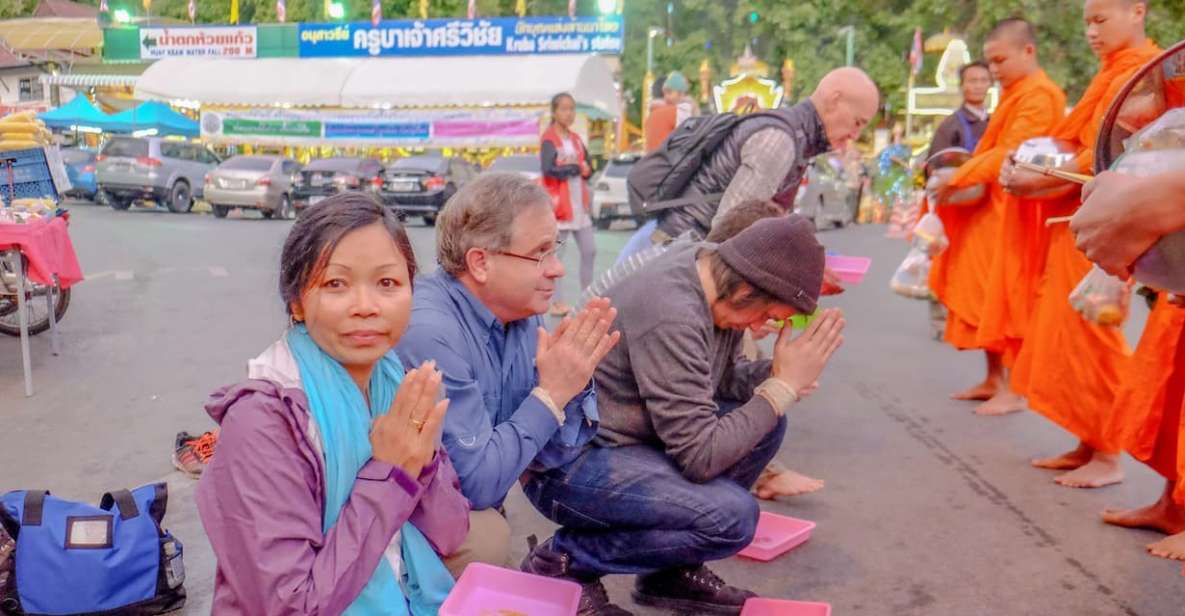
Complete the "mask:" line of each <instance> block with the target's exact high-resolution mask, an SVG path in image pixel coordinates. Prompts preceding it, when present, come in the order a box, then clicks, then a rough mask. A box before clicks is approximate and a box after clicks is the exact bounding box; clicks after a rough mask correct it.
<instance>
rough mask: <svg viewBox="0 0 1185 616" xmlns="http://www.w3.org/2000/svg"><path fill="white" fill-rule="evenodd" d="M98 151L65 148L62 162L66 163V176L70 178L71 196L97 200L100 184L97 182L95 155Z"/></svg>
mask: <svg viewBox="0 0 1185 616" xmlns="http://www.w3.org/2000/svg"><path fill="white" fill-rule="evenodd" d="M96 156H98V153H97V152H94V151H92V150H84V149H81V148H64V149H63V150H62V162H64V163H65V164H66V176H67V177H69V178H70V185H71V186H72V187H73V188H71V189H70V191H69V193H68V194H69V195H70V196H71V197H80V198H82V199H87V200H89V201H94V200H95V193H97V192H99V185H98V183H96V182H95V157H96Z"/></svg>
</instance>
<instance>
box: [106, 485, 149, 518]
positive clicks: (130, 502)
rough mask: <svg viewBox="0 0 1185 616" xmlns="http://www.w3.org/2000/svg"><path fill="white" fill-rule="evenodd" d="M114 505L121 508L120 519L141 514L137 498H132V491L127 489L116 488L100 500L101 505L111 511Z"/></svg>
mask: <svg viewBox="0 0 1185 616" xmlns="http://www.w3.org/2000/svg"><path fill="white" fill-rule="evenodd" d="M112 505H114V506H116V507H118V508H119V519H120V520H130V519H132V518H134V517H136V516H138V515H140V508H139V507H137V506H136V499H134V498H132V493H131V492H129V491H127V490H115V491H114V492H108V493H106V494H104V495H103V500H102V501H100V502H99V507H100V508H102V509H106V510H107V511H111V506H112Z"/></svg>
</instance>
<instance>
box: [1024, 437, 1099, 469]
mask: <svg viewBox="0 0 1185 616" xmlns="http://www.w3.org/2000/svg"><path fill="white" fill-rule="evenodd" d="M1093 453H1094V450H1093V449H1091V448H1090V447H1087V446H1086V445H1083V444H1081V443H1079V444H1078V448H1077V449H1075V450H1074V451H1069V452H1066V453H1063V454H1062V455H1060V456H1054V457H1052V458H1037V459H1036V460H1033V462H1032V464H1033V466H1036V467H1037V468H1048V469H1052V470H1055V471H1069V470H1074V469H1076V468H1078V467H1080V466H1083V465H1085V464H1086V463H1087V462H1090V456H1091V454H1093Z"/></svg>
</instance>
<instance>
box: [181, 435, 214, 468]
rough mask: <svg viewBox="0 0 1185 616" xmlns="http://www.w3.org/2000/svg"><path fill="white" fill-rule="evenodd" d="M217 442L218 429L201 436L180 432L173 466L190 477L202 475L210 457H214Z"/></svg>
mask: <svg viewBox="0 0 1185 616" xmlns="http://www.w3.org/2000/svg"><path fill="white" fill-rule="evenodd" d="M217 443H218V432H217V431H211V432H206V433H203V434H202V435H201V436H193V435H191V434H190V433H188V432H178V433H177V440H176V441H175V443H174V445H173V466H175V467H177V470H179V471H181V472H183V473H185V474H186V475H189V476H190V477H194V478H196V477H199V476H201V474H202V471H204V470H206V466H207V465H208V464H209V463H210V459H211V458H213V457H214V446H215V445H216V444H217Z"/></svg>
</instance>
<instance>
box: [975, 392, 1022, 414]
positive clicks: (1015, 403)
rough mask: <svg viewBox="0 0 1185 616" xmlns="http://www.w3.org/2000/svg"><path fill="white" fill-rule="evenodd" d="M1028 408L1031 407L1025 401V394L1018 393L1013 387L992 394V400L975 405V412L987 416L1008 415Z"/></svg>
mask: <svg viewBox="0 0 1185 616" xmlns="http://www.w3.org/2000/svg"><path fill="white" fill-rule="evenodd" d="M1027 408H1029V405H1028V404H1027V403H1026V402H1025V399H1024V396H1021V395H1020V394H1017V393H1016V392H1014V391H1012V390H1011V389H1004V390H1001V391H1000V392H999V393H997V394H996V395H994V396H992V399H991V400H988V401H987V402H984V403H983V404H981V405H979V406H977V407H975V414H976V415H983V416H986V417H999V416H1000V415H1008V414H1009V413H1019V412H1021V411H1023V410H1025V409H1027Z"/></svg>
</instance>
